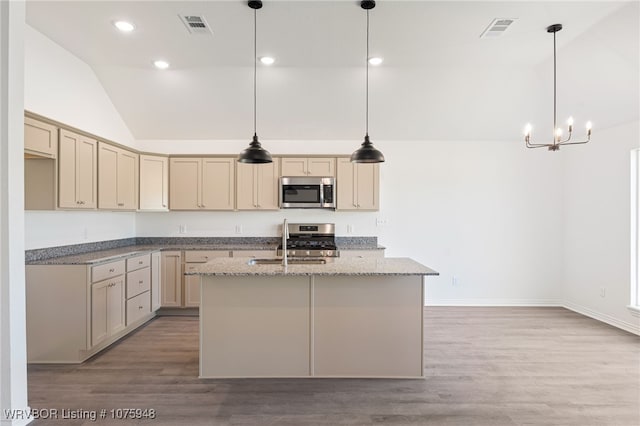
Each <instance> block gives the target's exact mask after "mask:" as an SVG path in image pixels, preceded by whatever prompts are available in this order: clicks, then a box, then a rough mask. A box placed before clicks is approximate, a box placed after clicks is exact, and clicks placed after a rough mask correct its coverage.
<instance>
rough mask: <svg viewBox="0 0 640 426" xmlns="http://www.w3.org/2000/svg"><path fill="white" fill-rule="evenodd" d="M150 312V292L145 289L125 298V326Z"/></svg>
mask: <svg viewBox="0 0 640 426" xmlns="http://www.w3.org/2000/svg"><path fill="white" fill-rule="evenodd" d="M150 312H151V292H150V291H145V292H144V293H142V294H139V295H137V296H136V297H134V298H132V299H129V300H127V326H128V325H129V324H132V323H134V322H136V321H137V320H139V319H140V318H142V317H144V316H145V315H147V314H149V313H150Z"/></svg>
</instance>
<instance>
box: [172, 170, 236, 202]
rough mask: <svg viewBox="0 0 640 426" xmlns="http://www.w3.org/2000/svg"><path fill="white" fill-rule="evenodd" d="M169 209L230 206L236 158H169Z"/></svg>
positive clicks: (232, 197)
mask: <svg viewBox="0 0 640 426" xmlns="http://www.w3.org/2000/svg"><path fill="white" fill-rule="evenodd" d="M169 168H170V177H169V194H170V204H169V208H170V209H171V210H233V207H234V203H235V192H234V189H235V180H234V176H235V159H234V158H226V157H210V158H209V157H207V158H171V160H170V161H169Z"/></svg>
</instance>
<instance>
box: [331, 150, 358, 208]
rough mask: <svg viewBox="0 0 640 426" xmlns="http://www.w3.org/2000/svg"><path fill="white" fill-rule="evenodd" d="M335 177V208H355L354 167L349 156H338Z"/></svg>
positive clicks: (356, 206)
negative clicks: (336, 174)
mask: <svg viewBox="0 0 640 426" xmlns="http://www.w3.org/2000/svg"><path fill="white" fill-rule="evenodd" d="M337 171H338V176H337V179H336V186H337V188H336V195H337V206H336V209H337V210H357V209H358V205H357V203H356V182H357V180H356V176H355V174H356V169H355V167H354V164H353V163H352V162H351V160H350V159H349V158H338V170H337Z"/></svg>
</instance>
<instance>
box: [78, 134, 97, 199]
mask: <svg viewBox="0 0 640 426" xmlns="http://www.w3.org/2000/svg"><path fill="white" fill-rule="evenodd" d="M76 170H77V174H76V185H77V188H78V191H77V194H78V195H77V197H78V201H79V202H80V207H81V208H83V209H88V208H91V209H95V208H96V207H97V206H98V197H97V192H98V142H97V141H96V140H95V139H91V138H87V137H84V136H82V137H80V140H79V142H78V150H77V158H76Z"/></svg>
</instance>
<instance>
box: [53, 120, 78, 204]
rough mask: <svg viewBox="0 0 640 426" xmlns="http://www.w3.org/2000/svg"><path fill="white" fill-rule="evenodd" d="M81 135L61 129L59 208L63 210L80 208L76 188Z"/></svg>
mask: <svg viewBox="0 0 640 426" xmlns="http://www.w3.org/2000/svg"><path fill="white" fill-rule="evenodd" d="M79 141H80V135H78V134H76V133H73V132H70V131H68V130H65V129H60V145H59V151H58V206H59V207H60V208H63V209H75V208H79V207H80V205H79V204H78V197H77V194H76V193H77V188H76V181H77V179H76V174H77V170H76V157H77V151H78V145H79Z"/></svg>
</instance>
